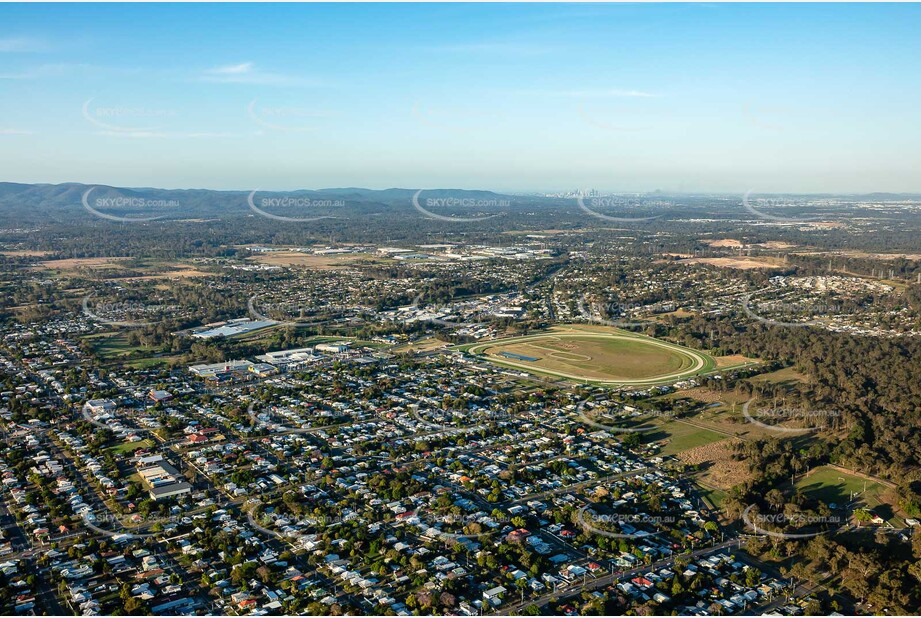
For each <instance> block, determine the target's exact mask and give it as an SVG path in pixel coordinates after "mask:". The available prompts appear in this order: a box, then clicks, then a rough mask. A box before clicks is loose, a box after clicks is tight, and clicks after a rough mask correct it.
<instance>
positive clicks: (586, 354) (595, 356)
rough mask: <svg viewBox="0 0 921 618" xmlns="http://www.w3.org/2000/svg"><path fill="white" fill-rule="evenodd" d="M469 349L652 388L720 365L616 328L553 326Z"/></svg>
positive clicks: (526, 366)
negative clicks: (595, 329)
mask: <svg viewBox="0 0 921 618" xmlns="http://www.w3.org/2000/svg"><path fill="white" fill-rule="evenodd" d="M465 347H466V351H467V352H469V353H470V354H474V355H478V356H482V357H485V358H486V359H488V360H489V361H491V362H493V363H496V364H497V365H502V366H505V367H513V368H515V369H520V370H523V371H527V372H530V373H536V374H541V375H549V376H554V377H559V378H567V379H571V380H577V381H580V382H589V383H595V384H605V385H618V386H624V385H626V386H644V385H645V386H651V385H655V384H660V383H666V382H672V381H676V380H680V379H682V378H686V377H689V376H692V375H696V374H699V373H703V372H707V371H712V370H713V369H714V368H715V367H716V363H715V361H714V359H713V358H711V357H710V356H708V355H706V354H704V353H702V352H698V351H696V350H690V349H688V348H683V347H681V346H677V345H674V344H671V343H666V342H664V341H660V340H658V339H653V338H651V337H646V336H643V335H636V334H634V333H627V332H625V331H619V330H615V329H611V330H609V331H607V332H600V331H582V330H574V329H573V330H569V329H554V330H551V331H549V332H547V333H542V334H538V335H526V336H523V337H513V338H510V339H500V340H497V341H491V342H488V343H480V344H474V345H472V346H465Z"/></svg>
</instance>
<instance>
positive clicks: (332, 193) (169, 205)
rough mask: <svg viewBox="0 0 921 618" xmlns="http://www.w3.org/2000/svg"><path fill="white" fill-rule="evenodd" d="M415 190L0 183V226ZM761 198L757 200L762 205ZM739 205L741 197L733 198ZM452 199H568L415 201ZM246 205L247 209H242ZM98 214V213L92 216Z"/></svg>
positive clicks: (322, 210)
mask: <svg viewBox="0 0 921 618" xmlns="http://www.w3.org/2000/svg"><path fill="white" fill-rule="evenodd" d="M417 192H418V189H400V188H393V189H364V188H361V187H343V188H330V189H316V190H310V189H302V190H296V191H259V192H258V193H256V194H253V193H252V192H251V191H219V190H211V189H157V188H151V187H135V188H121V187H112V186H107V185H87V184H81V183H63V184H56V185H55V184H21V183H12V182H0V218H2V219H3V220H4V221H5V222H6V224H9V222H10V221H14V222H32V223H34V222H41V221H43V220H47V219H49V218H50V219H56V220H60V221H67V220H74V219H76V218H83V219H85V218H86V216H87V214H89V213H88V212H87V211H88V210H90V209H96V212H95V213H93V214H95V215H96V216H103V217H106V216H111V217H113V218H117V217H124V218H129V219H131V218H146V217H151V218H158V219H173V220H177V219H214V218H222V217H226V216H228V215H235V216H240V215H247V216H257V212H254V211H256V209H257V208H261V209H264V211H265V212H271V213H272V214H274V215H279V216H282V217H284V216H290V217H304V216H307V214H308V213H309V215H316V216H333V217H335V216H337V215H352V214H359V213H360V214H369V213H377V214H391V213H396V212H410V211H411V209H412V208H413V197H414V196H415V195H416V193H417ZM633 195H634V197H638V198H639V199H640V200H642V199H661V198H662V197H664V196H665V194H663V193H661V192H655V193H651V194H647V195H646V196H645V197H640V196H636V194H633ZM766 195H767V194H761V195H759V197H766ZM740 197H741V196H740ZM800 197H804V198H805V197H809V198H818V199H822V198H829V197H834V196H832V195H831V194H821V195H819V194H811V195H808V196H807V195H802V196H800ZM839 197H842V198H845V199H848V200H854V201H862V200H868V201H869V200H874V201H900V200H918V199H921V195H919V194H908V193H872V194H867V195H841V196H839ZM445 198H454V200H456V201H453V202H451V204H449V205H440V206H442V207H446V208H449V209H450V210H451V211H453V213H454V214H455V215H457V214H458V213H460V214H463V212H464V211H465V210H477V211H489V210H494V209H496V208H498V209H505V210H508V211H515V210H519V211H525V210H528V211H534V210H535V209H539V208H540V207H542V206H556V205H559V204H561V203H566V204H570V203H571V202H572V200H573V198H547V197H540V196H522V195H506V194H501V193H496V192H493V191H482V190H466V189H426V190H425V191H424V193H423V194H422V196H420V198H419V201H420V202H421V203H422V205H423V207H425V204H427V203H430V201H437V200H442V199H445ZM675 198H678V199H677V200H676V201H678V202H681V201H683V200H682V198H683V199H686V200H688V204H687V205H690V204H692V203H697V204H699V203H700V202H698V201H697V200H704V201H706V196H701V195H698V196H690V195H687V196H675V197H673V198H672V199H675ZM251 201H252V204H251V203H250V202H251ZM98 213H103V215H99V214H98Z"/></svg>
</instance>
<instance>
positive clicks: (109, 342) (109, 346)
mask: <svg viewBox="0 0 921 618" xmlns="http://www.w3.org/2000/svg"><path fill="white" fill-rule="evenodd" d="M85 339H86V340H87V341H89V343H90V345H91V346H92V348H93V352H95V353H96V354H98V355H99V356H101V357H102V358H104V359H112V358H118V357H120V356H126V355H128V354H131V353H132V352H137V351H143V350H144V348H142V347H138V346H133V345H131V344H130V343H128V337H127V335H126V334H125V333H124V332H121V331H113V332H109V333H99V334H95V335H88V336H87V337H85Z"/></svg>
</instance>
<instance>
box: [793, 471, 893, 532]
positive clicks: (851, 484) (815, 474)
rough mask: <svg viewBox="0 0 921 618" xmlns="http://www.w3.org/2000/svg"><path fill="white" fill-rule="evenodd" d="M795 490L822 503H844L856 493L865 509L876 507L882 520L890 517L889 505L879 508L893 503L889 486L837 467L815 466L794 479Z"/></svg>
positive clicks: (891, 490)
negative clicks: (886, 507) (801, 476)
mask: <svg viewBox="0 0 921 618" xmlns="http://www.w3.org/2000/svg"><path fill="white" fill-rule="evenodd" d="M796 489H797V490H798V491H801V492H803V493H805V494H807V495H808V496H809V497H811V498H815V499H818V500H821V501H822V502H825V503H826V504H830V503H835V504H838V505H844V504H847V503H848V502H849V500H850V498H851V496H852V495H857V497H858V498H859V501H860V502H861V503H862V504H864V505H865V506H866V507H867V508H871V509H878V510H879V511H880V515H882V516H883V517H884V518H885V519H889V518H890V517H891V516H892V510H891V507H890V508H889V509H885V508H881V507H882V506H883V505H887V504H891V503H893V502H894V499H895V495H894V493H895V491H894V490H893V489H891V488H889V487H886V486H885V485H883V484H882V483H878V482H876V481H873V480H868V479H865V478H863V477H861V476H858V475H856V474H848V473H847V472H844V471H843V470H840V469H836V468H831V467H828V466H821V467H818V468H816V469H815V470H813V471H811V473H810V474H808V475H807V476H806V477H805V478H801V479H798V480H797V481H796Z"/></svg>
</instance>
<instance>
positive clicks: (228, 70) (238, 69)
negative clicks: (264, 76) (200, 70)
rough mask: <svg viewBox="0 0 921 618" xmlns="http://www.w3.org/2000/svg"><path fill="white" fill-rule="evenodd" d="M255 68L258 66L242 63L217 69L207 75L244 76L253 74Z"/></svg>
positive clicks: (211, 70) (209, 71)
mask: <svg viewBox="0 0 921 618" xmlns="http://www.w3.org/2000/svg"><path fill="white" fill-rule="evenodd" d="M255 66H256V65H255V64H254V63H252V62H241V63H240V64H231V65H228V66H223V67H215V68H213V69H210V70H208V71H207V73H211V74H214V75H243V74H245V73H252V72H253V69H254V68H255Z"/></svg>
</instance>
